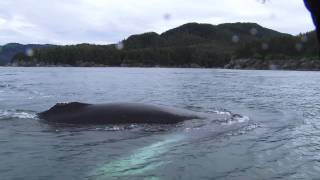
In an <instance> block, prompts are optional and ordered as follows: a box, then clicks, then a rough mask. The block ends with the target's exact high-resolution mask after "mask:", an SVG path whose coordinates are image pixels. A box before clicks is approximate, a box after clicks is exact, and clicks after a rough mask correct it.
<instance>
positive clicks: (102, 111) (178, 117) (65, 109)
mask: <svg viewBox="0 0 320 180" xmlns="http://www.w3.org/2000/svg"><path fill="white" fill-rule="evenodd" d="M38 117H39V118H40V119H43V120H46V121H48V122H55V123H67V124H132V123H134V124H141V123H148V124H174V123H179V122H182V121H185V120H190V119H199V118H202V117H201V116H200V115H197V114H196V113H191V112H189V111H184V110H180V109H175V108H166V107H162V106H155V105H146V104H141V103H109V104H85V103H79V102H71V103H58V104H56V105H55V106H53V107H52V108H50V109H49V110H47V111H44V112H41V113H39V114H38Z"/></svg>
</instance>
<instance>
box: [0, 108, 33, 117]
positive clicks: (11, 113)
mask: <svg viewBox="0 0 320 180" xmlns="http://www.w3.org/2000/svg"><path fill="white" fill-rule="evenodd" d="M36 117H37V115H36V114H35V113H34V112H27V111H19V110H0V119H12V118H18V119H34V118H36Z"/></svg>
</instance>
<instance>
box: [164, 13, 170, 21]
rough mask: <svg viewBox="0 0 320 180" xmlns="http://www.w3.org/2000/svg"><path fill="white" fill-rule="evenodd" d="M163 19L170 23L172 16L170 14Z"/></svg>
mask: <svg viewBox="0 0 320 180" xmlns="http://www.w3.org/2000/svg"><path fill="white" fill-rule="evenodd" d="M163 19H164V20H166V21H169V20H170V19H171V14H169V13H166V14H164V15H163Z"/></svg>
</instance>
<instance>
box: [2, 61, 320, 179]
mask: <svg viewBox="0 0 320 180" xmlns="http://www.w3.org/2000/svg"><path fill="white" fill-rule="evenodd" d="M72 101H79V102H87V103H108V102H141V103H147V104H158V105H164V106H168V107H176V108H183V109H188V110H191V111H196V112H203V113H209V114H220V115H222V117H225V118H221V119H220V120H219V121H211V120H209V119H208V120H204V121H197V120H192V121H187V122H184V123H180V124H177V125H136V124H128V125H121V126H117V125H108V126H107V125H105V126H74V125H58V124H48V123H46V122H44V121H41V120H39V119H38V118H37V116H36V114H37V113H38V112H41V111H44V110H47V109H48V108H50V107H51V106H53V105H54V104H55V103H58V102H72ZM319 178H320V73H319V72H307V71H304V72H298V71H247V70H218V69H167V68H62V67H61V68H58V67H57V68H20V67H19V68H8V67H2V68H0V179H1V180H12V179H15V180H20V179H23V180H29V179H30V180H37V179H39V180H40V179H41V180H42V179H44V180H50V179H59V180H64V179H66V180H70V179H89V180H95V179H99V180H100V179H107V180H108V179H236V180H238V179H244V180H247V179H319Z"/></svg>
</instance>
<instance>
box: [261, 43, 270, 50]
mask: <svg viewBox="0 0 320 180" xmlns="http://www.w3.org/2000/svg"><path fill="white" fill-rule="evenodd" d="M261 48H262V49H263V50H267V49H269V44H268V43H262V45H261Z"/></svg>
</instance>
